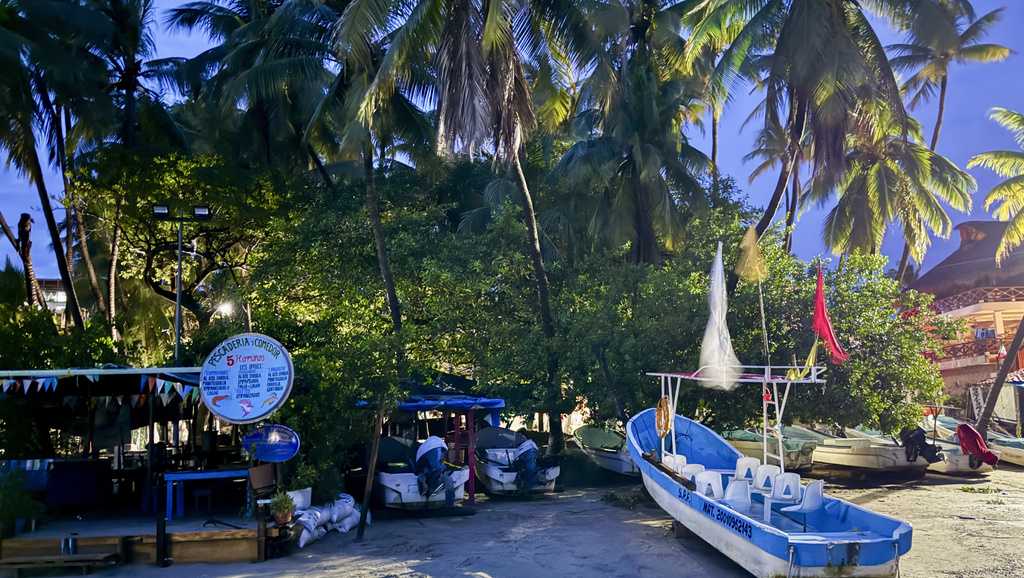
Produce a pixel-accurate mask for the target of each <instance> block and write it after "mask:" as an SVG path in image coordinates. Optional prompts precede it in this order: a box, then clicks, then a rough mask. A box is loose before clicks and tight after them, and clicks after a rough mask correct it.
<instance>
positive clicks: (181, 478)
mask: <svg viewBox="0 0 1024 578" xmlns="http://www.w3.org/2000/svg"><path fill="white" fill-rule="evenodd" d="M240 478H242V479H246V480H247V479H249V470H204V471H183V472H167V473H166V474H164V481H165V482H166V483H167V511H166V514H165V517H166V518H167V521H168V522H170V521H171V517H172V516H171V512H175V514H177V515H178V516H184V515H185V482H186V481H194V480H235V479H240ZM174 482H179V483H178V491H177V494H178V496H177V502H178V509H177V511H175V510H174V501H175V498H174V493H175V492H174Z"/></svg>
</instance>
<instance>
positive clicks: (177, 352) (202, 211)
mask: <svg viewBox="0 0 1024 578" xmlns="http://www.w3.org/2000/svg"><path fill="white" fill-rule="evenodd" d="M153 218H154V219H156V220H158V221H173V222H175V223H177V224H178V266H177V270H176V271H175V273H174V365H175V366H178V365H180V364H181V236H182V229H183V228H184V226H185V223H193V222H199V221H209V220H210V219H211V218H213V213H211V212H210V207H208V206H206V205H197V206H194V207H192V211H191V212H190V213H182V214H178V213H175V212H174V211H173V210H172V209H171V207H170V205H153Z"/></svg>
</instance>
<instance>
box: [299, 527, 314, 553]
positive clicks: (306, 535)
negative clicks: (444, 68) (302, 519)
mask: <svg viewBox="0 0 1024 578" xmlns="http://www.w3.org/2000/svg"><path fill="white" fill-rule="evenodd" d="M314 540H316V532H315V531H313V530H309V529H307V528H305V527H303V528H302V533H301V534H299V548H305V547H306V544H309V543H310V542H312V541H314Z"/></svg>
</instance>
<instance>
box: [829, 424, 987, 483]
mask: <svg viewBox="0 0 1024 578" xmlns="http://www.w3.org/2000/svg"><path fill="white" fill-rule="evenodd" d="M846 435H847V437H851V438H858V437H862V438H869V439H871V440H874V441H875V442H876V443H888V444H895V443H896V442H894V441H891V440H889V439H886V438H885V435H884V434H883V433H882V432H880V431H878V430H873V429H869V428H864V427H857V428H846ZM928 441H929V443H931V444H934V445H935V446H936V447H937V448H938V450H939V457H940V458H941V459H939V461H937V462H933V463H930V464H928V471H930V472H938V473H940V474H947V475H964V474H987V473H990V472H991V471H992V466H990V465H988V464H986V463H985V462H983V461H981V460H980V459H976V458H973V457H971V456H970V455H967V454H965V453H964V452H963V450H961V449H960V446H959V445H957V444H954V443H952V442H947V441H942V440H938V439H935V438H929V440H928Z"/></svg>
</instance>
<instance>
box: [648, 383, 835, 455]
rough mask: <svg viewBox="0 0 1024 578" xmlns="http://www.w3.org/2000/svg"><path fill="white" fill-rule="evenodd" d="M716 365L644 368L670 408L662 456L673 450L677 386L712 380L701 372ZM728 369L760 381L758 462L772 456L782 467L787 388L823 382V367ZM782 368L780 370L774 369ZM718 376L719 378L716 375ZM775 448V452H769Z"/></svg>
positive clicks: (677, 398) (674, 448)
mask: <svg viewBox="0 0 1024 578" xmlns="http://www.w3.org/2000/svg"><path fill="white" fill-rule="evenodd" d="M710 369H720V368H718V367H717V366H716V367H714V368H712V367H711V366H704V367H701V368H699V369H698V370H697V371H691V372H648V373H647V375H648V376H650V377H657V378H658V379H659V381H660V384H661V397H663V398H668V405H669V411H670V419H669V421H670V422H671V424H672V425H671V430H670V431H671V432H672V451H671V452H668V451H667V448H666V447H665V438H664V437H662V438H661V455H662V460H664V456H665V454H666V453H671V454H672V455H677V454H676V420H675V419H674V416H675V415H676V407H677V404H678V402H679V389H680V388H681V386H682V383H683V380H687V381H695V382H698V383H700V382H705V381H712V380H713V379H716V378H713V377H711V376H708V375H705V373H704V372H705V370H710ZM729 369H736V370H738V375H737V376H736V380H735V381H736V383H760V384H761V436H762V438H763V441H762V446H761V447H762V463H765V464H767V463H768V458H775V459H776V460H777V461H778V463H779V469H780V470H781V471H783V472H785V471H786V464H785V459H783V456H784V455H785V446H784V438H783V435H782V419H783V416H784V415H785V411H786V402H787V401H789V391H790V388H791V387H792V386H793V385H794V384H798V385H809V384H823V383H825V379H824V374H825V367H823V366H820V365H800V366H797V365H739V366H730V367H729ZM778 371H782V372H783V373H782V374H779V373H777V372H778ZM716 373H717V372H716ZM717 379H720V378H717ZM779 386H783V387H782V397H781V398H780V397H779V389H780V387H779ZM771 408H774V409H775V411H774V416H772V415H770V414H771V413H772V412H770V410H771ZM769 439H774V440H776V441H777V442H778V447H777V448H776V449H775V450H772V451H769V449H768V445H769V442H768V440H769ZM773 451H777V452H778V453H777V454H776V453H773Z"/></svg>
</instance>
